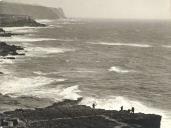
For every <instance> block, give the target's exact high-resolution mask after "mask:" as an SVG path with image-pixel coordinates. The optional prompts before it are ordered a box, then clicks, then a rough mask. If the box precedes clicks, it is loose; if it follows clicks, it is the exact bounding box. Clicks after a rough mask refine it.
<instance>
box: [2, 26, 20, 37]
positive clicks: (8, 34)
mask: <svg viewBox="0 0 171 128" xmlns="http://www.w3.org/2000/svg"><path fill="white" fill-rule="evenodd" d="M14 35H23V34H17V33H11V32H6V31H5V30H4V29H2V28H0V37H11V36H14Z"/></svg>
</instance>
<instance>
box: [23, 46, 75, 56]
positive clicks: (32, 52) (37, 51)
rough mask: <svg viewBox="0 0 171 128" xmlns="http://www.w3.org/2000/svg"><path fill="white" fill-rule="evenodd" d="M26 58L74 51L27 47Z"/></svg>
mask: <svg viewBox="0 0 171 128" xmlns="http://www.w3.org/2000/svg"><path fill="white" fill-rule="evenodd" d="M25 51H26V56H31V57H37V56H38V57H45V56H46V55H48V54H57V53H65V52H70V51H75V50H74V49H67V48H54V47H46V48H45V47H27V48H25Z"/></svg>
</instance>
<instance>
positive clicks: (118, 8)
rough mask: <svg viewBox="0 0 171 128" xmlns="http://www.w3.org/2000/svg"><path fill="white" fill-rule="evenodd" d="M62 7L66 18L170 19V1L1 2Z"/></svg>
mask: <svg viewBox="0 0 171 128" xmlns="http://www.w3.org/2000/svg"><path fill="white" fill-rule="evenodd" d="M3 1H12V2H22V3H23V2H24V3H30V4H40V5H45V6H52V7H62V8H63V9H64V12H65V14H66V16H67V17H80V18H119V19H121V18H126V19H129V18H133V19H139V18H140V19H168V18H171V3H170V2H171V0H3Z"/></svg>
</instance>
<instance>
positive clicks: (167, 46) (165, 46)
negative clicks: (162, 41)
mask: <svg viewBox="0 0 171 128" xmlns="http://www.w3.org/2000/svg"><path fill="white" fill-rule="evenodd" d="M162 47H164V48H171V45H162Z"/></svg>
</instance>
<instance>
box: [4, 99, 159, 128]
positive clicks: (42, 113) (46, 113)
mask: <svg viewBox="0 0 171 128" xmlns="http://www.w3.org/2000/svg"><path fill="white" fill-rule="evenodd" d="M80 101H81V98H80V99H78V100H75V101H74V100H64V101H63V102H59V103H55V104H53V105H52V106H49V107H46V108H36V109H34V110H30V109H25V110H24V109H17V110H15V111H10V112H5V113H4V114H2V117H10V118H12V119H14V118H15V119H18V120H20V123H19V125H18V127H20V128H160V122H161V116H160V115H153V114H143V113H135V114H131V113H128V112H126V111H123V112H119V111H115V110H103V109H92V108H91V107H88V106H84V105H79V102H80Z"/></svg>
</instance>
